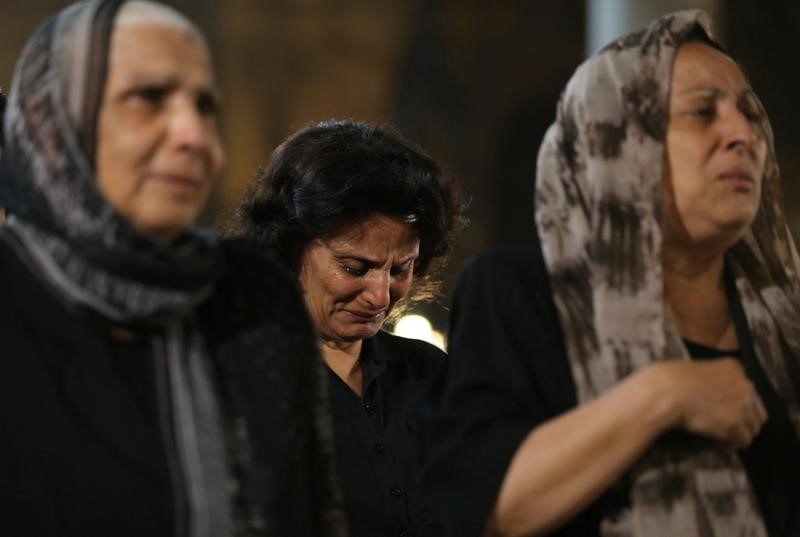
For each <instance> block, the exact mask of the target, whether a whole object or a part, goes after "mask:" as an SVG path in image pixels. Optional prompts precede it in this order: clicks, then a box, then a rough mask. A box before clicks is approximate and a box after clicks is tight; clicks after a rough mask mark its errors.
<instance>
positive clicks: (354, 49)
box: [0, 0, 800, 326]
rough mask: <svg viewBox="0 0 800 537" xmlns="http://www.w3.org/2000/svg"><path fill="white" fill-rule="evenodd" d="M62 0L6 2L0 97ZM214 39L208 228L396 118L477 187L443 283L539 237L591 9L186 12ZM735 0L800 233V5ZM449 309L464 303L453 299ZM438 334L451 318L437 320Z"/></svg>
mask: <svg viewBox="0 0 800 537" xmlns="http://www.w3.org/2000/svg"><path fill="white" fill-rule="evenodd" d="M68 3H69V2H65V1H59V0H0V4H2V10H0V14H2V15H1V16H0V87H3V88H7V87H8V84H9V81H10V78H11V71H12V67H13V62H14V58H16V56H17V54H18V53H19V50H20V49H21V47H22V45H23V43H24V40H25V39H26V37H27V36H28V35H29V34H30V32H31V31H32V30H33V28H34V27H35V25H36V24H37V22H38V21H40V20H41V19H42V18H44V17H45V16H46V15H47V14H49V13H52V12H53V11H55V10H57V9H59V8H60V7H63V6H64V5H67V4H68ZM168 3H170V4H172V5H175V6H176V7H178V9H180V10H182V11H183V12H185V13H187V14H188V15H189V16H190V18H192V19H194V20H195V21H196V22H197V23H198V25H199V26H200V27H201V28H202V29H203V30H204V31H205V32H206V34H207V36H208V39H209V43H210V46H211V49H212V54H213V56H214V59H215V63H216V66H217V74H218V78H219V81H220V85H221V87H222V90H223V93H224V105H223V114H222V118H221V128H222V130H223V135H224V138H225V141H226V144H227V149H228V163H227V165H226V168H225V171H224V172H223V177H221V179H220V182H219V184H218V188H217V191H216V193H215V197H214V200H213V202H212V204H211V206H210V209H209V211H208V212H207V213H206V215H205V217H204V219H205V221H206V222H207V223H211V222H213V221H214V220H215V219H216V218H217V217H218V215H219V214H222V213H223V212H224V211H225V209H226V207H229V206H230V205H231V204H232V203H233V202H234V201H235V199H236V197H237V196H238V195H239V193H240V192H241V189H242V187H243V185H244V184H245V183H246V181H247V180H248V179H249V178H250V177H252V175H253V174H254V173H255V171H256V170H257V168H258V167H259V166H261V165H264V164H265V163H266V162H267V161H268V159H269V154H270V152H271V151H272V149H273V148H274V147H275V146H276V145H277V144H278V143H279V142H280V141H281V140H282V139H283V138H284V137H285V136H286V135H287V134H288V133H289V132H291V131H292V130H294V129H296V128H298V127H301V126H303V125H305V124H307V123H308V122H311V121H319V120H323V119H327V118H330V117H348V118H355V119H361V120H367V121H378V122H393V123H395V124H396V125H397V126H398V127H399V128H400V130H401V131H402V132H404V133H405V134H406V135H407V136H409V137H410V138H412V139H413V140H415V141H417V142H418V143H420V144H422V145H423V146H424V147H426V148H427V149H428V150H429V151H430V152H431V153H432V154H433V155H434V156H435V157H437V158H438V159H440V160H441V161H442V162H443V163H445V164H446V165H447V166H448V167H449V168H450V169H451V170H452V171H453V172H454V173H455V174H456V175H458V176H459V177H460V178H461V179H462V181H463V183H464V184H465V187H466V190H467V192H468V193H469V195H470V196H471V200H472V201H471V206H470V211H469V216H470V218H471V225H470V226H469V227H468V228H467V229H466V230H465V232H464V233H463V235H462V237H461V239H460V241H459V243H458V246H457V251H456V253H455V257H454V259H453V262H452V263H451V265H450V267H449V269H448V271H447V272H446V273H445V274H444V281H445V291H446V293H449V292H450V290H451V288H452V284H453V282H454V280H455V274H456V273H457V271H458V269H459V267H460V266H461V264H462V263H463V262H464V261H465V260H466V258H468V257H469V256H471V255H473V254H475V253H477V252H478V251H481V250H485V249H488V248H495V247H499V246H503V245H509V244H515V243H520V242H525V241H526V240H527V239H529V238H530V237H531V235H532V233H533V223H532V210H531V208H532V178H533V174H534V169H535V162H536V154H537V151H538V146H539V142H540V140H541V137H542V135H543V134H544V131H545V130H546V128H547V127H548V125H549V124H550V123H551V122H552V120H553V118H554V115H555V106H556V101H557V99H558V95H559V93H560V91H561V89H562V87H563V86H564V84H565V83H566V81H567V79H568V78H569V76H570V75H571V73H572V72H573V70H574V69H575V67H576V66H577V65H578V64H579V63H580V61H581V60H582V59H583V56H584V48H585V47H584V29H585V23H586V21H585V1H584V0H528V1H523V2H520V1H517V0H494V1H491V2H486V1H485V0H385V1H375V2H369V1H364V0H315V1H311V0H226V1H225V2H221V1H219V0H172V1H171V2H168ZM768 7H769V9H765V8H764V7H763V5H757V4H756V3H754V2H748V1H740V0H729V1H728V2H724V6H723V9H724V10H725V11H724V18H723V19H722V21H721V22H722V24H723V26H724V27H723V32H722V35H724V36H726V45H727V46H728V47H729V49H730V50H731V52H732V54H733V55H734V56H735V57H736V58H737V59H739V60H740V61H741V63H742V64H743V65H744V67H745V69H746V71H747V72H748V73H749V74H750V76H751V79H752V82H753V85H754V87H755V89H756V91H757V92H758V93H759V94H760V95H761V96H762V98H763V101H764V102H765V105H766V107H767V110H768V112H769V113H770V116H771V118H772V120H773V123H774V127H775V131H776V140H777V141H778V155H779V160H780V163H781V167H782V171H783V177H784V184H785V188H786V192H787V205H788V208H789V214H790V216H791V217H792V219H793V220H792V221H793V224H794V227H795V229H796V230H797V229H800V206H799V205H800V196H798V194H800V185H798V183H797V181H794V180H793V178H794V177H795V176H796V175H797V173H798V171H799V170H800V154H798V150H797V148H798V147H800V131H798V129H795V128H794V122H795V121H796V119H797V118H798V113H799V112H800V110H798V107H800V104H798V102H797V101H798V100H797V98H796V97H795V95H796V93H797V91H796V87H797V74H796V70H795V69H794V64H795V63H796V62H794V61H793V60H794V55H795V48H796V47H795V46H794V44H793V42H792V39H793V37H794V36H796V35H798V33H800V28H798V26H800V5H798V4H797V3H796V2H794V1H792V0H772V1H771V2H769V6H768ZM441 302H442V303H444V304H446V303H449V298H447V297H446V298H444V299H443V300H442V301H441ZM428 313H429V315H431V316H432V317H433V318H434V320H436V321H437V324H439V325H440V326H441V325H442V324H443V322H444V319H445V317H446V315H445V312H444V310H443V309H442V308H441V307H432V308H429V312H428Z"/></svg>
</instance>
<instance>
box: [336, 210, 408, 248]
mask: <svg viewBox="0 0 800 537" xmlns="http://www.w3.org/2000/svg"><path fill="white" fill-rule="evenodd" d="M326 242H327V243H328V245H329V247H330V248H331V249H333V250H351V249H363V250H365V251H367V250H369V251H383V250H403V251H413V250H415V249H416V248H417V247H418V244H419V235H418V233H417V231H416V229H414V228H413V227H412V226H411V225H410V224H408V223H406V222H405V221H403V220H402V219H400V218H395V217H390V216H384V215H372V216H369V217H368V218H366V219H365V220H362V221H359V222H356V223H354V224H351V225H350V226H347V227H346V228H344V229H343V230H342V231H340V232H339V233H337V234H336V235H334V236H332V237H330V238H329V239H328V240H327V241H326Z"/></svg>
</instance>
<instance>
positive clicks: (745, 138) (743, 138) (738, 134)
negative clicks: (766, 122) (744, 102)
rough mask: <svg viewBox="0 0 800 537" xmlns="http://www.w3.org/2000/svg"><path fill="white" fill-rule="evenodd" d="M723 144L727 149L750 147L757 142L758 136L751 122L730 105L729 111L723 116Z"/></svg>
mask: <svg viewBox="0 0 800 537" xmlns="http://www.w3.org/2000/svg"><path fill="white" fill-rule="evenodd" d="M724 126H725V131H724V134H725V142H724V145H725V147H727V148H730V149H735V148H737V147H742V146H743V147H748V148H749V147H752V146H753V145H754V144H755V143H756V142H758V140H759V138H760V136H759V132H758V130H757V128H756V126H755V125H754V124H753V121H752V120H751V119H750V118H748V117H747V115H746V114H745V113H744V112H742V111H741V110H739V109H738V107H736V106H734V105H732V106H731V109H730V110H729V111H728V113H727V114H725V119H724Z"/></svg>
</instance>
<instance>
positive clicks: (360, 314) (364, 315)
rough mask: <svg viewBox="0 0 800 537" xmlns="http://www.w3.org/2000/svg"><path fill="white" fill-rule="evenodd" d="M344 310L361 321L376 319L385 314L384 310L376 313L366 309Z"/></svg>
mask: <svg viewBox="0 0 800 537" xmlns="http://www.w3.org/2000/svg"><path fill="white" fill-rule="evenodd" d="M344 312H345V313H348V314H350V315H351V316H352V317H354V318H355V319H357V320H360V321H376V320H378V319H379V318H381V317H383V314H384V312H383V311H379V312H377V313H374V312H365V311H354V310H344Z"/></svg>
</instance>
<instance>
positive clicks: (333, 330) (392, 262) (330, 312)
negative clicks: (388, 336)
mask: <svg viewBox="0 0 800 537" xmlns="http://www.w3.org/2000/svg"><path fill="white" fill-rule="evenodd" d="M418 256H419V238H418V237H417V233H416V231H415V230H414V229H413V228H412V227H411V226H410V225H409V224H407V223H405V222H403V221H402V220H400V219H397V218H391V217H387V216H382V215H373V216H370V217H369V218H367V219H366V220H364V221H362V222H359V223H357V224H355V225H353V226H351V227H349V228H347V229H345V230H344V231H343V232H342V233H340V234H338V235H336V236H335V237H332V238H330V239H316V240H314V241H312V242H311V244H309V246H308V247H307V248H306V251H305V253H304V254H303V259H302V261H301V266H300V286H301V288H302V290H303V297H304V299H305V302H306V306H307V307H308V310H309V312H310V314H311V319H312V321H313V322H314V328H315V330H316V332H317V334H318V336H319V337H320V338H321V339H323V340H326V341H335V342H351V341H357V340H360V339H364V338H368V337H371V336H374V335H375V334H376V333H377V332H378V330H380V328H381V325H383V322H384V321H385V320H386V317H387V315H388V314H389V312H390V311H391V310H392V308H393V307H394V305H395V304H396V303H397V301H398V300H400V299H401V298H403V297H404V296H405V295H406V294H408V291H409V289H410V288H411V283H412V279H413V272H414V262H415V260H416V259H417V257H418Z"/></svg>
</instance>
